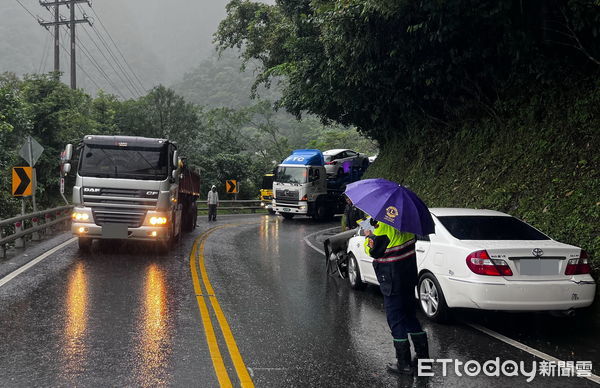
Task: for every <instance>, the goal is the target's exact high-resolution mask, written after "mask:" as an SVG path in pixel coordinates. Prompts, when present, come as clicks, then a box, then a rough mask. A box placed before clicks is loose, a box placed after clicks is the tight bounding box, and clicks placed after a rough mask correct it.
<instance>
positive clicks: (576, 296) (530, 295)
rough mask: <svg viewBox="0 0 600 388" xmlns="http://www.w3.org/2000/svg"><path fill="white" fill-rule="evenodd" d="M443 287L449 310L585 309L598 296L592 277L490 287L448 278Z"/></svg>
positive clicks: (508, 282) (490, 284)
mask: <svg viewBox="0 0 600 388" xmlns="http://www.w3.org/2000/svg"><path fill="white" fill-rule="evenodd" d="M438 280H439V279H438ZM441 283H442V284H440V285H441V287H442V290H443V291H444V295H445V296H446V302H447V303H448V306H449V307H465V308H476V309H483V310H506V311H552V310H569V309H573V308H583V307H588V306H590V305H591V304H592V303H593V302H594V296H595V293H596V283H595V282H594V281H593V279H592V278H591V277H588V276H586V277H580V278H574V279H565V280H553V281H535V282H534V281H506V280H504V281H502V282H487V283H486V282H474V281H470V280H463V279H456V278H444V279H443V280H442V282H441ZM443 283H445V284H443Z"/></svg>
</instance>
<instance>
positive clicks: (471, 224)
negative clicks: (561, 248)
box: [438, 216, 550, 240]
mask: <svg viewBox="0 0 600 388" xmlns="http://www.w3.org/2000/svg"><path fill="white" fill-rule="evenodd" d="M438 220H440V222H441V223H442V225H444V227H445V228H446V229H448V231H449V232H450V233H451V234H452V235H453V236H454V237H456V238H457V239H459V240H550V238H549V237H548V236H546V235H545V234H543V233H541V232H539V231H538V230H536V229H535V228H533V227H531V226H529V225H528V224H526V223H525V222H523V221H521V220H518V219H516V218H514V217H503V216H445V217H438Z"/></svg>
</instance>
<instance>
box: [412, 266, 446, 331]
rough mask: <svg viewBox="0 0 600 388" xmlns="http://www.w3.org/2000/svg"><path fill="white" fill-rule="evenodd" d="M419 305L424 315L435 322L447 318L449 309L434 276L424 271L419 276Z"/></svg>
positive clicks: (443, 320)
mask: <svg viewBox="0 0 600 388" xmlns="http://www.w3.org/2000/svg"><path fill="white" fill-rule="evenodd" d="M418 290H419V306H420V307H421V311H422V312H423V314H425V316H426V317H427V318H429V319H431V320H432V321H435V322H445V321H447V320H448V316H449V309H448V305H447V304H446V298H444V293H443V292H442V288H441V287H440V283H438V281H437V279H436V278H435V276H433V274H432V273H430V272H425V273H424V274H422V275H421V277H420V278H419V288H418Z"/></svg>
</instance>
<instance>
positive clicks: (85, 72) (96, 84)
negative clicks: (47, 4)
mask: <svg viewBox="0 0 600 388" xmlns="http://www.w3.org/2000/svg"><path fill="white" fill-rule="evenodd" d="M16 2H17V3H19V5H21V7H23V9H24V10H25V11H27V13H28V14H29V15H31V17H32V18H34V19H35V21H36V22H37V21H38V18H37V17H36V16H35V15H34V14H33V13H31V11H29V9H28V8H27V7H25V5H23V3H21V1H20V0H16ZM44 30H46V32H48V34H50V36H52V37H54V36H53V35H52V32H50V31H49V30H48V29H46V28H44ZM59 44H60V47H62V49H63V50H64V51H65V53H67V55H68V56H69V57H70V56H71V54H70V53H69V50H67V49H66V47H65V46H64V45H63V44H62V42H59ZM77 67H78V68H79V70H81V72H82V73H83V74H85V75H86V76H87V78H88V79H89V80H90V81H91V82H92V83H93V84H94V85H95V86H96V88H97V89H100V86H98V83H97V82H96V81H95V80H94V79H93V78H92V77H91V76H90V75H89V74H88V73H87V71H85V69H84V68H83V67H81V65H80V64H79V63H77Z"/></svg>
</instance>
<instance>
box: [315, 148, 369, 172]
mask: <svg viewBox="0 0 600 388" xmlns="http://www.w3.org/2000/svg"><path fill="white" fill-rule="evenodd" d="M323 158H324V159H325V172H326V173H327V175H333V176H338V175H342V174H347V173H349V172H350V169H352V168H363V169H366V168H367V167H368V166H369V158H368V157H367V156H366V155H364V154H360V153H358V152H355V151H352V150H348V149H335V150H327V151H324V152H323Z"/></svg>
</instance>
